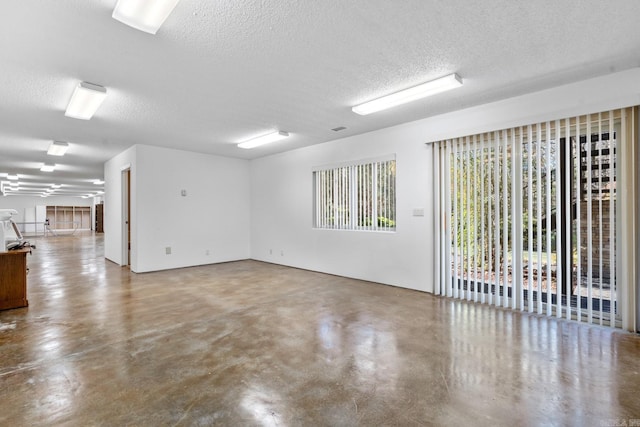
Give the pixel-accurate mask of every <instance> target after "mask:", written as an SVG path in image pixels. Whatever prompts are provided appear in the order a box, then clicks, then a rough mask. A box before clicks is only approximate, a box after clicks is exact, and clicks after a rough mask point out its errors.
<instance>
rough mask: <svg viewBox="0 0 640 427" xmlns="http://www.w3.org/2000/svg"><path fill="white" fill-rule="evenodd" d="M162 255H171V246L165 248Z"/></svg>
mask: <svg viewBox="0 0 640 427" xmlns="http://www.w3.org/2000/svg"><path fill="white" fill-rule="evenodd" d="M164 253H165V254H167V255H171V246H167V247H166V248H164Z"/></svg>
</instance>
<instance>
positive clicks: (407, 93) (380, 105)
mask: <svg viewBox="0 0 640 427" xmlns="http://www.w3.org/2000/svg"><path fill="white" fill-rule="evenodd" d="M460 86H462V79H461V78H460V76H458V75H457V74H449V75H448V76H445V77H441V78H439V79H436V80H431V81H430V82H427V83H423V84H421V85H418V86H414V87H412V88H409V89H405V90H402V91H400V92H396V93H392V94H391V95H387V96H383V97H382V98H378V99H374V100H373V101H369V102H365V103H364V104H360V105H356V106H355V107H353V108H352V109H351V110H352V111H353V112H354V113H357V114H360V115H366V114H371V113H375V112H378V111H382V110H386V109H387V108H391V107H395V106H397V105H401V104H406V103H407V102H411V101H416V100H418V99H422V98H426V97H427V96H431V95H435V94H436V93H440V92H444V91H447V90H450V89H455V88H457V87H460Z"/></svg>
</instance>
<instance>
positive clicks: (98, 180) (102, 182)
mask: <svg viewBox="0 0 640 427" xmlns="http://www.w3.org/2000/svg"><path fill="white" fill-rule="evenodd" d="M93 183H94V184H95V185H102V184H104V181H103V180H101V179H94V180H93Z"/></svg>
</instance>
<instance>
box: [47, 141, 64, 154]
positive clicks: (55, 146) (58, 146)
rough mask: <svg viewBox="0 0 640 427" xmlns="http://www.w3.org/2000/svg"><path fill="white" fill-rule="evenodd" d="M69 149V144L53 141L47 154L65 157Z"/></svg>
mask: <svg viewBox="0 0 640 427" xmlns="http://www.w3.org/2000/svg"><path fill="white" fill-rule="evenodd" d="M68 149H69V143H68V142H63V141H53V142H52V143H51V145H50V146H49V149H48V150H47V154H48V155H50V156H64V153H66V152H67V150H68Z"/></svg>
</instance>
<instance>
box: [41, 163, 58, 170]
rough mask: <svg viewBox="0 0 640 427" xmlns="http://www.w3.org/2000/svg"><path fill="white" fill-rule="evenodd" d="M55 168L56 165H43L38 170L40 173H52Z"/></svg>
mask: <svg viewBox="0 0 640 427" xmlns="http://www.w3.org/2000/svg"><path fill="white" fill-rule="evenodd" d="M55 168H56V165H52V164H50V163H45V164H44V165H42V167H41V168H40V171H42V172H53V170H54V169H55Z"/></svg>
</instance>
